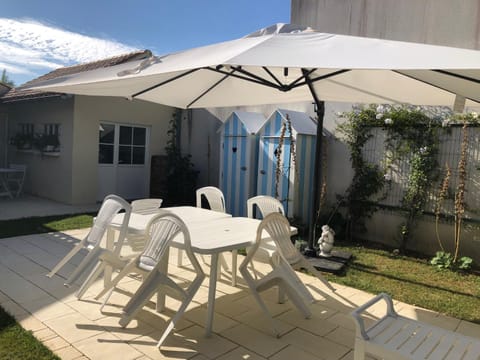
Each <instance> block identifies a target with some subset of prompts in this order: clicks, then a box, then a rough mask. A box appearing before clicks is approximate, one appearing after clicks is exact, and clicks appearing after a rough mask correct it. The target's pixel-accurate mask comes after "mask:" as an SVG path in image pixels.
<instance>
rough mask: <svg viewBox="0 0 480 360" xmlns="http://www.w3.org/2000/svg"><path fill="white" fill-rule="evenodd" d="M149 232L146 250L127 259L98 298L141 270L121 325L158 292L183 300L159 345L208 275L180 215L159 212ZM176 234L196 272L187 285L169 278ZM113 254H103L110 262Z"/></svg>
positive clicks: (152, 221) (129, 319)
mask: <svg viewBox="0 0 480 360" xmlns="http://www.w3.org/2000/svg"><path fill="white" fill-rule="evenodd" d="M147 234H148V235H149V237H150V240H149V241H148V244H147V246H146V247H145V250H144V251H143V252H142V253H141V254H140V255H139V256H137V257H136V258H135V259H133V260H131V261H130V262H128V263H127V264H126V266H125V267H124V268H123V270H122V271H121V272H120V274H118V276H117V277H116V278H115V279H114V280H113V281H112V283H111V287H110V288H105V289H104V290H103V291H102V292H101V293H100V294H99V295H98V297H100V296H102V295H104V294H106V293H107V292H110V294H111V293H112V291H113V290H114V289H115V286H116V285H117V284H118V282H119V281H120V279H122V278H123V277H124V276H125V275H127V274H128V273H130V272H132V271H135V272H140V273H141V274H143V275H144V279H143V281H142V284H141V285H140V287H139V288H138V290H137V291H136V292H135V294H134V295H133V297H132V298H131V299H130V301H129V302H128V303H127V305H126V306H125V308H124V309H123V314H124V315H123V316H122V318H121V319H120V322H119V323H120V325H121V326H122V327H125V326H127V325H128V323H129V322H130V321H131V320H132V318H133V317H135V315H136V314H137V313H138V311H140V310H141V309H142V308H143V306H144V305H145V304H146V303H147V302H148V301H149V300H150V298H151V297H152V296H153V295H154V294H155V293H156V292H158V291H161V292H162V293H163V294H168V296H171V297H173V298H175V299H177V300H179V301H181V305H180V307H179V308H178V310H177V311H176V313H175V315H174V316H173V317H172V319H171V321H170V323H169V324H168V325H167V328H166V329H165V331H164V332H163V334H162V336H161V338H160V341H159V342H158V344H157V346H158V347H160V346H161V345H162V343H163V341H164V340H165V339H166V337H167V336H168V334H169V333H170V332H171V331H172V329H173V328H174V326H175V324H176V323H177V321H178V320H179V319H180V317H181V316H182V315H183V313H184V312H185V310H186V308H187V306H188V304H189V303H190V302H191V300H192V299H193V296H194V295H195V293H196V292H197V291H198V289H199V288H200V286H201V284H202V282H203V280H204V278H205V274H204V272H203V270H202V267H201V266H200V264H199V263H198V260H197V258H196V257H195V255H194V254H193V252H192V249H191V242H190V234H189V232H188V229H187V227H186V225H185V223H184V222H183V221H182V220H181V219H180V218H179V217H178V216H176V215H173V214H159V215H158V216H156V217H154V218H153V219H152V220H151V221H150V223H149V225H148V226H147ZM176 236H182V237H183V241H184V247H185V252H186V254H187V256H188V258H189V260H190V262H191V264H192V266H193V268H194V271H195V277H194V279H193V281H192V282H190V283H189V285H188V286H187V287H184V286H181V284H178V283H177V282H176V281H175V280H174V279H173V278H171V277H169V275H168V271H167V267H168V254H169V252H168V249H169V246H170V243H171V241H172V239H173V238H175V237H176ZM104 254H107V253H104ZM114 256H115V254H113V253H108V256H102V257H101V260H102V261H110V259H112V258H114ZM117 260H118V258H117V259H116V260H114V261H113V262H111V264H114V263H115V262H116V261H117ZM100 267H101V265H100V266H98V267H97V268H98V269H99V268H100ZM98 269H97V270H98ZM94 276H95V275H94ZM110 294H109V295H108V296H107V298H106V300H105V302H104V304H105V303H106V301H108V298H109V297H110ZM157 307H158V304H157Z"/></svg>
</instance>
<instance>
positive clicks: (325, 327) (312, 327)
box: [277, 309, 338, 336]
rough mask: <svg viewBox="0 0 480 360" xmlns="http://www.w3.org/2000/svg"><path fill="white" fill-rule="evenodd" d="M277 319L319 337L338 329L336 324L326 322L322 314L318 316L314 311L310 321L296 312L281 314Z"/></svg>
mask: <svg viewBox="0 0 480 360" xmlns="http://www.w3.org/2000/svg"><path fill="white" fill-rule="evenodd" d="M312 310H313V309H312ZM277 319H278V320H281V321H283V322H285V323H288V324H290V325H291V326H292V327H298V328H300V329H303V330H305V331H308V332H311V333H313V334H315V335H318V336H324V335H326V334H328V333H329V332H331V331H333V330H334V329H336V328H337V327H338V326H337V325H336V324H333V323H331V322H328V321H326V320H325V317H324V316H322V314H321V313H320V314H318V313H317V312H314V311H312V317H311V318H310V319H305V318H304V317H303V316H302V315H301V314H300V313H299V312H298V311H294V310H292V311H288V312H286V313H284V314H281V315H280V316H278V317H277Z"/></svg>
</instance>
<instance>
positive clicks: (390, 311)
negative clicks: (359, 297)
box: [351, 293, 398, 340]
mask: <svg viewBox="0 0 480 360" xmlns="http://www.w3.org/2000/svg"><path fill="white" fill-rule="evenodd" d="M381 300H384V301H385V302H386V303H387V312H386V314H385V315H384V316H383V317H382V318H381V319H379V320H378V321H377V322H376V324H378V323H380V322H382V321H383V320H384V319H385V318H387V317H397V316H398V314H397V313H396V311H395V309H394V308H393V301H392V298H391V297H390V296H389V295H387V294H385V293H381V294H378V295H377V296H375V297H374V298H373V299H371V300H370V301H367V302H366V303H365V304H363V305H362V306H360V307H358V308H357V309H355V310H354V311H352V312H351V315H352V317H353V319H354V320H355V325H356V326H357V331H359V332H360V335H361V336H362V337H363V339H364V340H369V337H368V335H367V331H368V329H367V330H366V329H365V323H364V321H363V318H362V316H361V314H362V313H364V312H365V311H366V310H367V309H369V308H370V307H372V306H373V305H375V304H376V303H378V302H379V301H381ZM376 324H375V325H376ZM375 325H374V326H375Z"/></svg>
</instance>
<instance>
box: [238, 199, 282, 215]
mask: <svg viewBox="0 0 480 360" xmlns="http://www.w3.org/2000/svg"><path fill="white" fill-rule="evenodd" d="M255 206H256V207H257V209H258V210H259V211H260V215H261V216H262V218H265V217H266V216H267V215H268V214H271V213H279V214H282V215H285V210H284V209H283V205H282V203H281V202H280V201H279V200H277V199H275V198H274V197H271V196H268V195H258V196H254V197H252V198H250V199H248V200H247V216H248V217H249V218H253V217H254V216H253V210H254V208H255Z"/></svg>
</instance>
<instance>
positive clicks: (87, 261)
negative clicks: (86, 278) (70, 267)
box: [64, 248, 100, 287]
mask: <svg viewBox="0 0 480 360" xmlns="http://www.w3.org/2000/svg"><path fill="white" fill-rule="evenodd" d="M99 255H100V248H93V249H92V250H90V252H89V253H88V254H87V256H85V258H84V259H83V260H82V262H81V263H80V264H79V265H78V266H77V268H76V269H75V271H73V273H71V274H70V276H69V278H68V279H67V280H66V281H65V283H64V285H65V286H67V287H69V286H70V285H72V284H73V282H75V281H76V280H77V279H78V278H79V277H80V275H81V274H82V273H83V272H84V271H85V270H87V269H88V268H89V267H90V266H91V265H93V264H94V262H95V261H96V260H97V259H98V256H99Z"/></svg>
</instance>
